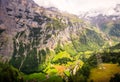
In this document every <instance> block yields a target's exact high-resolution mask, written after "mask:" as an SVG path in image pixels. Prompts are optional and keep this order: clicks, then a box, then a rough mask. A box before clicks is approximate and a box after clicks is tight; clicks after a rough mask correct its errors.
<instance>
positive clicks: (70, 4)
mask: <svg viewBox="0 0 120 82" xmlns="http://www.w3.org/2000/svg"><path fill="white" fill-rule="evenodd" d="M34 1H35V2H36V3H37V4H38V5H40V6H44V7H51V6H54V7H57V8H58V9H60V10H62V11H67V12H69V13H73V14H78V13H79V12H81V11H89V10H93V9H102V8H103V9H104V8H108V7H111V6H115V4H119V3H120V0H34Z"/></svg>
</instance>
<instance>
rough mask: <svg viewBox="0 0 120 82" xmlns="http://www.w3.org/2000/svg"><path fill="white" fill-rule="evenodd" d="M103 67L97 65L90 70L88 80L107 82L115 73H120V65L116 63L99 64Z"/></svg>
mask: <svg viewBox="0 0 120 82" xmlns="http://www.w3.org/2000/svg"><path fill="white" fill-rule="evenodd" d="M100 66H101V67H103V68H100V67H97V68H94V69H92V70H91V74H90V78H89V80H88V82H90V81H93V82H109V81H110V78H111V77H113V76H114V74H116V73H120V66H118V64H107V63H104V64H101V65H100Z"/></svg>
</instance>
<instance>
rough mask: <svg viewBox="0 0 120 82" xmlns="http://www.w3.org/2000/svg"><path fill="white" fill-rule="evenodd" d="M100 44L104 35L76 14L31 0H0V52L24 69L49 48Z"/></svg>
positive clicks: (44, 55) (89, 47)
mask: <svg viewBox="0 0 120 82" xmlns="http://www.w3.org/2000/svg"><path fill="white" fill-rule="evenodd" d="M103 45H104V36H103V35H101V33H100V32H98V31H97V30H96V29H95V28H94V27H92V26H91V25H90V24H87V23H85V22H84V21H82V20H81V19H79V18H78V17H77V16H74V15H71V14H68V13H60V12H59V10H53V9H52V10H51V9H50V8H47V9H45V8H43V7H39V6H38V5H37V4H35V3H34V2H33V1H32V0H0V54H1V55H2V56H4V57H5V56H6V57H7V58H11V60H10V62H11V64H13V66H15V67H17V68H19V70H22V71H23V72H26V73H29V72H34V71H36V70H37V67H38V65H40V64H41V65H42V64H43V63H44V62H45V61H46V59H47V55H48V54H50V52H51V51H52V52H55V54H57V53H59V52H60V51H62V50H65V51H67V50H66V48H65V46H68V48H71V49H72V50H73V51H75V52H80V51H85V50H92V49H99V48H100V47H101V46H103ZM68 53H69V51H68ZM51 55H53V54H51ZM28 62H29V63H28ZM31 68H33V69H31Z"/></svg>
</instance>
